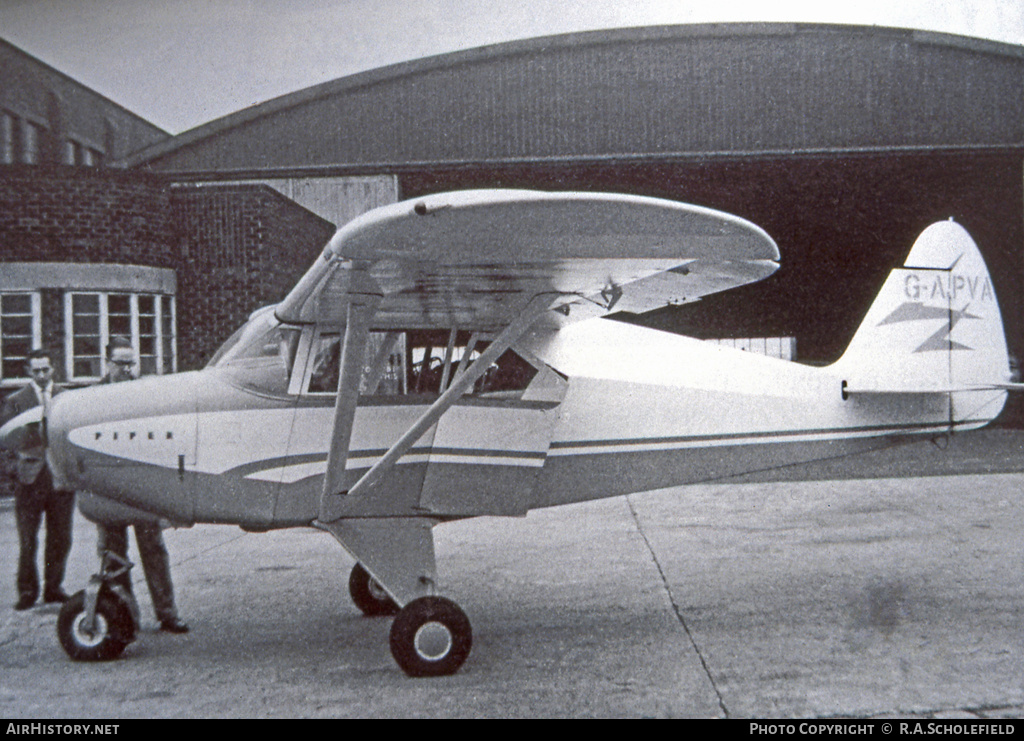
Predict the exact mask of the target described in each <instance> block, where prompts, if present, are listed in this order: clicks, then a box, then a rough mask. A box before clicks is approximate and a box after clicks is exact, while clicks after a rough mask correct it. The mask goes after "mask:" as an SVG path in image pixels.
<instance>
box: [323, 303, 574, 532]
mask: <svg viewBox="0 0 1024 741" xmlns="http://www.w3.org/2000/svg"><path fill="white" fill-rule="evenodd" d="M560 296H561V295H560V294H540V295H538V296H534V297H533V299H532V300H531V301H530V302H529V303H528V304H527V305H526V307H525V308H524V309H523V311H522V312H521V313H520V314H519V316H517V317H516V318H515V319H513V320H512V322H511V323H510V324H509V325H508V326H507V327H505V329H503V330H502V331H501V333H500V334H499V335H498V336H497V337H495V338H494V340H493V341H492V342H491V344H490V345H489V346H488V347H487V349H486V350H484V351H483V352H482V353H481V354H480V357H479V358H477V359H476V360H475V361H473V364H472V365H470V366H469V368H467V369H466V370H465V371H464V372H463V373H462V374H461V375H459V376H458V377H457V378H456V379H455V380H454V381H453V382H452V385H451V386H449V387H448V389H447V390H446V391H445V392H444V393H443V394H441V396H440V397H439V398H438V399H437V401H435V402H434V403H433V404H431V405H430V408H429V409H427V410H426V411H425V412H424V413H423V414H422V415H421V416H420V418H419V419H418V420H416V422H414V423H413V424H412V426H411V427H409V429H408V430H406V431H405V433H404V434H403V435H402V436H401V437H400V438H399V439H398V440H397V441H396V442H395V444H394V445H392V446H391V448H390V449H389V450H388V451H387V452H386V453H385V454H384V455H383V456H382V457H381V458H380V460H378V461H377V462H376V463H375V464H374V465H373V466H372V467H371V468H370V470H369V471H367V472H366V473H365V474H363V476H362V478H360V479H359V481H357V482H356V484H355V486H353V487H352V488H351V489H350V490H349V491H348V492H347V493H346V492H344V491H342V490H341V487H340V486H336V485H335V482H334V478H333V477H332V476H331V473H332V471H331V465H332V464H331V462H330V460H329V461H328V469H327V472H328V476H327V477H326V478H325V479H324V487H325V488H324V496H323V499H322V500H321V502H322V504H321V508H320V509H321V511H320V521H321V522H323V523H328V522H333V521H334V520H337V519H338V518H339V517H340V515H337V514H334V513H332V512H329V511H326V509H327V508H325V507H324V506H323V503H326V502H327V501H328V498H329V497H330V498H332V499H334V500H335V501H338V500H339V498H340V496H343V495H346V494H347V496H346V497H345V498H346V499H347V500H349V501H353V500H355V499H356V498H357V497H365V496H367V495H368V494H369V493H370V492H371V491H372V490H373V488H374V486H376V484H377V483H378V482H379V481H380V480H381V478H382V477H383V476H384V474H386V473H387V472H388V471H389V470H391V467H392V466H394V465H395V463H396V462H397V461H398V459H399V458H401V457H402V456H403V455H405V454H406V453H407V452H408V451H409V449H410V448H411V447H412V446H413V445H414V444H415V443H416V441H417V440H419V439H420V438H421V437H422V436H423V434H424V433H425V432H426V431H427V430H428V429H430V427H431V426H433V425H434V424H435V423H436V422H437V421H438V420H439V419H440V418H441V415H443V414H444V413H445V412H446V411H448V409H449V408H451V406H452V405H453V404H455V402H457V401H458V400H459V399H460V398H462V396H463V395H464V394H465V393H466V392H467V391H468V390H469V389H470V388H472V386H473V384H474V383H476V380H477V379H478V378H480V377H481V376H482V375H483V374H484V373H486V372H487V369H488V368H489V367H490V365H491V363H493V362H494V361H495V360H497V359H498V358H499V357H500V356H501V354H502V353H504V352H505V351H506V350H507V349H508V348H509V347H510V346H511V345H512V343H514V342H515V341H516V340H517V339H519V338H520V337H521V336H522V335H523V333H525V332H526V330H528V329H529V328H530V327H531V326H533V324H534V322H536V321H537V320H538V319H539V318H540V317H541V315H542V314H544V313H545V312H546V311H547V310H548V309H549V308H551V306H552V304H553V303H554V302H555V301H557V300H558V299H559V298H560ZM347 344H348V336H347V332H346V345H347ZM339 385H340V382H339ZM356 392H357V393H358V388H356ZM338 400H339V401H338V404H339V406H340V405H341V393H340V392H339V394H338ZM336 434H337V430H336ZM333 452H334V448H333V446H332V454H333ZM343 470H344V469H342V471H343ZM341 480H342V476H340V475H339V476H338V477H337V481H338V483H340V482H341ZM329 485H331V486H335V488H332V489H330V493H329V491H328V489H327V487H328V486H329ZM333 492H337V493H338V494H337V495H333V496H332V493H333Z"/></svg>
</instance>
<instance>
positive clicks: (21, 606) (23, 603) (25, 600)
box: [14, 597, 36, 610]
mask: <svg viewBox="0 0 1024 741" xmlns="http://www.w3.org/2000/svg"><path fill="white" fill-rule="evenodd" d="M35 603H36V600H35V598H34V597H32V598H29V597H22V598H21V599H19V600H18V602H17V604H15V605H14V609H15V610H27V609H28V608H30V607H32V605H34V604H35Z"/></svg>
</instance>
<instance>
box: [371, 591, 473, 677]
mask: <svg viewBox="0 0 1024 741" xmlns="http://www.w3.org/2000/svg"><path fill="white" fill-rule="evenodd" d="M472 647H473V630H472V628H471V627H470V625H469V618H467V617H466V613H464V612H463V611H462V609H461V608H460V607H459V606H458V605H457V604H455V603H454V602H452V601H451V600H449V599H445V598H444V597H420V598H418V599H415V600H413V601H412V602H410V603H409V604H407V605H406V606H405V607H403V608H402V609H401V610H400V611H399V612H398V615H397V616H396V617H395V621H394V623H392V624H391V655H392V656H393V657H394V658H395V661H396V662H397V663H398V665H399V666H400V667H401V668H402V671H404V672H405V673H406V674H408V675H409V676H410V677H441V676H446V675H448V674H454V673H455V672H457V671H458V670H459V667H461V666H462V664H463V662H465V661H466V657H468V656H469V651H470V649H471V648H472Z"/></svg>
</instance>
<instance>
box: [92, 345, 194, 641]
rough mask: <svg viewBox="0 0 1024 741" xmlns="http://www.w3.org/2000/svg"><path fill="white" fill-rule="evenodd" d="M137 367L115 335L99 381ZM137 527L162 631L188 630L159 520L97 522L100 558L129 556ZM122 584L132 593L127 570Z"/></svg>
mask: <svg viewBox="0 0 1024 741" xmlns="http://www.w3.org/2000/svg"><path fill="white" fill-rule="evenodd" d="M134 367H135V350H133V349H132V345H131V343H130V342H129V341H128V340H127V339H125V338H123V337H112V338H111V340H110V344H109V345H108V346H107V374H106V375H105V376H104V377H103V379H102V380H101V381H100V383H121V382H122V381H131V380H133V379H134V378H135V375H134V374H133V373H132V369H133V368H134ZM129 524H131V525H132V526H133V527H134V528H135V543H136V545H138V547H139V560H141V561H142V571H143V573H144V574H145V575H146V584H147V585H148V586H149V595H150V597H151V598H152V600H153V610H154V612H156V617H157V620H159V621H160V630H163V631H167V632H168V633H187V632H188V625H186V624H185V623H184V622H182V620H181V619H180V618H179V617H178V610H177V608H176V607H175V605H174V587H173V585H172V584H171V564H170V558H169V557H168V555H167V546H165V545H164V536H163V535H162V534H161V532H160V524H159V522H157V521H139V522H132V523H97V526H98V527H99V543H98V545H97V550H98V551H99V552H100V557H102V555H103V551H107V550H109V551H112V552H113V553H116V554H117V555H118V556H120V557H121V558H123V559H125V560H127V558H128V525H129ZM120 584H121V586H123V587H124V588H125V589H126V590H128V592H129V593H131V591H132V584H131V580H130V579H129V578H128V574H127V573H125V574H124V575H123V576H122V577H120Z"/></svg>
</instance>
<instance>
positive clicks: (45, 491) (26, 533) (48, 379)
mask: <svg viewBox="0 0 1024 741" xmlns="http://www.w3.org/2000/svg"><path fill="white" fill-rule="evenodd" d="M25 370H26V371H27V372H28V374H29V377H30V378H31V379H32V380H31V381H30V382H29V383H28V384H27V385H26V386H25V387H24V388H22V389H20V390H19V391H16V392H15V393H13V394H11V395H10V396H8V397H7V398H6V399H5V400H4V405H3V410H2V411H0V425H3V424H4V423H5V422H7V420H9V419H12V418H13V417H16V416H17V415H19V414H21V413H22V412H25V411H28V410H29V409H33V408H35V407H37V406H42V407H43V423H42V425H41V428H40V429H38V430H35V431H33V433H32V434H30V436H29V438H28V439H26V440H25V441H24V443H23V444H22V447H21V450H19V451H18V452H17V463H16V467H15V477H16V483H15V489H14V516H15V520H16V522H17V526H18V541H19V544H20V549H19V553H18V602H17V603H16V604H15V605H14V609H15V610H27V609H28V608H30V607H32V605H34V604H35V603H36V598H38V597H39V574H38V572H37V570H36V550H37V545H38V540H39V526H40V524H41V523H42V520H43V515H46V549H45V551H44V553H43V584H44V588H43V602H47V603H59V602H65V601H67V599H68V596H67V595H66V594H65V593H64V589H63V587H62V584H63V582H64V568H65V566H66V564H67V560H68V553H70V552H71V520H72V517H73V516H74V512H75V493H74V492H73V491H59V490H55V489H54V488H53V478H52V476H51V474H50V468H49V466H48V465H47V462H46V418H47V415H48V413H49V409H50V401H51V399H52V398H53V397H54V396H56V395H57V394H59V393H60V389H59V388H57V386H56V384H54V382H53V363H52V362H51V356H50V353H49V351H47V350H33V351H32V352H31V353H29V356H28V359H27V360H26V362H25Z"/></svg>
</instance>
